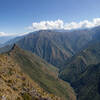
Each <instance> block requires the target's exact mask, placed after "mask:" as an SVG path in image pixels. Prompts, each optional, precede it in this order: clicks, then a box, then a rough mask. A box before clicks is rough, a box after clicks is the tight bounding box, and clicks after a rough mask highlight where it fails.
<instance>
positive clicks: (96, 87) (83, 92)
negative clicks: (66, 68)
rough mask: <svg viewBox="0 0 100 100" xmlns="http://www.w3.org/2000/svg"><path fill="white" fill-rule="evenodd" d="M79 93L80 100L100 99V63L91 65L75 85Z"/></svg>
mask: <svg viewBox="0 0 100 100" xmlns="http://www.w3.org/2000/svg"><path fill="white" fill-rule="evenodd" d="M73 84H74V87H75V88H76V91H77V92H78V100H99V99H100V63H99V64H96V65H90V66H88V68H87V69H86V71H85V72H84V73H82V74H81V76H80V79H79V80H77V81H76V82H74V83H73Z"/></svg>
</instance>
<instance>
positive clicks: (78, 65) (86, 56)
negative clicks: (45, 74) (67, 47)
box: [59, 42, 100, 100]
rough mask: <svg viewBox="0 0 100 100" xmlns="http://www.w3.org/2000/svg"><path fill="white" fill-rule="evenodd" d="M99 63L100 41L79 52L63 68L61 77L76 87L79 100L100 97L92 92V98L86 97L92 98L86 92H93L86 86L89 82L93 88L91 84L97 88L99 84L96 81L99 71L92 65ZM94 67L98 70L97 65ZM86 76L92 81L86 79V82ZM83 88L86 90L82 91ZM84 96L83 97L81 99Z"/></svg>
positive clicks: (89, 86)
mask: <svg viewBox="0 0 100 100" xmlns="http://www.w3.org/2000/svg"><path fill="white" fill-rule="evenodd" d="M98 63H100V43H99V42H97V43H94V44H92V45H90V46H89V47H88V48H87V49H84V50H83V51H81V52H80V53H79V54H77V55H75V56H74V57H72V58H71V59H69V61H67V62H66V67H65V68H64V69H62V71H61V72H60V75H59V77H60V78H62V79H63V80H65V81H68V82H70V83H71V85H72V87H74V89H75V90H76V92H77V93H78V98H79V100H98V99H94V98H98V95H97V96H95V97H93V96H92V94H91V95H90V96H91V98H92V99H86V98H90V96H88V95H87V94H85V93H88V92H89V93H91V91H89V90H87V89H86V88H85V87H86V86H87V85H88V84H89V85H88V88H91V86H93V87H92V88H95V86H96V85H98V84H97V81H96V78H97V77H96V76H95V75H96V74H98V72H97V73H96V71H95V72H94V71H93V70H92V67H91V66H92V65H94V66H95V65H96V64H98ZM93 68H94V67H93ZM94 69H95V70H98V69H96V67H95V68H94ZM98 71H99V70H98ZM88 72H89V73H90V72H91V74H89V73H88ZM91 77H93V78H91ZM84 78H85V79H87V80H88V79H91V80H89V81H90V82H88V81H87V80H86V81H87V82H84V81H85V80H84ZM92 79H93V80H94V81H93V82H94V83H92ZM76 84H77V85H76ZM83 90H84V92H82V91H83ZM81 92H82V93H81ZM92 92H93V93H94V94H95V93H98V91H97V90H96V91H92ZM83 95H84V96H83ZM82 97H83V99H81V98H82ZM99 99H100V97H99Z"/></svg>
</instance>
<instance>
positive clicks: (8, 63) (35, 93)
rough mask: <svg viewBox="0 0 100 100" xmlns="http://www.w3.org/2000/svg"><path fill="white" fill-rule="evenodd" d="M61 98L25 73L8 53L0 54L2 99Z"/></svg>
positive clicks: (51, 99) (58, 99) (0, 99)
mask: <svg viewBox="0 0 100 100" xmlns="http://www.w3.org/2000/svg"><path fill="white" fill-rule="evenodd" d="M41 99H42V100H49V99H50V100H55V99H57V100H60V98H59V97H56V96H54V95H52V94H49V93H47V92H45V91H44V90H43V89H42V88H41V87H40V86H39V85H38V84H37V83H36V82H34V81H33V80H31V79H30V77H29V76H28V75H26V74H24V73H23V71H22V70H21V69H20V66H19V64H17V63H16V62H15V61H14V60H13V59H12V58H11V57H10V56H9V55H8V54H3V55H0V100H41Z"/></svg>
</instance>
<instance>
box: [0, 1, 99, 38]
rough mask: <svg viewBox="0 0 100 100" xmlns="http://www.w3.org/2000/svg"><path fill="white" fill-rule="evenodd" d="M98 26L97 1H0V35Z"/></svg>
mask: <svg viewBox="0 0 100 100" xmlns="http://www.w3.org/2000/svg"><path fill="white" fill-rule="evenodd" d="M97 25H100V0H0V35H3V36H5V35H15V34H23V33H27V32H29V31H35V30H40V29H67V30H68V29H76V28H82V27H94V26H97Z"/></svg>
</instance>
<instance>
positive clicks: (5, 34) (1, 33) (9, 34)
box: [0, 32, 19, 37]
mask: <svg viewBox="0 0 100 100" xmlns="http://www.w3.org/2000/svg"><path fill="white" fill-rule="evenodd" d="M17 35H19V34H17V33H5V32H0V37H3V36H17Z"/></svg>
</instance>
